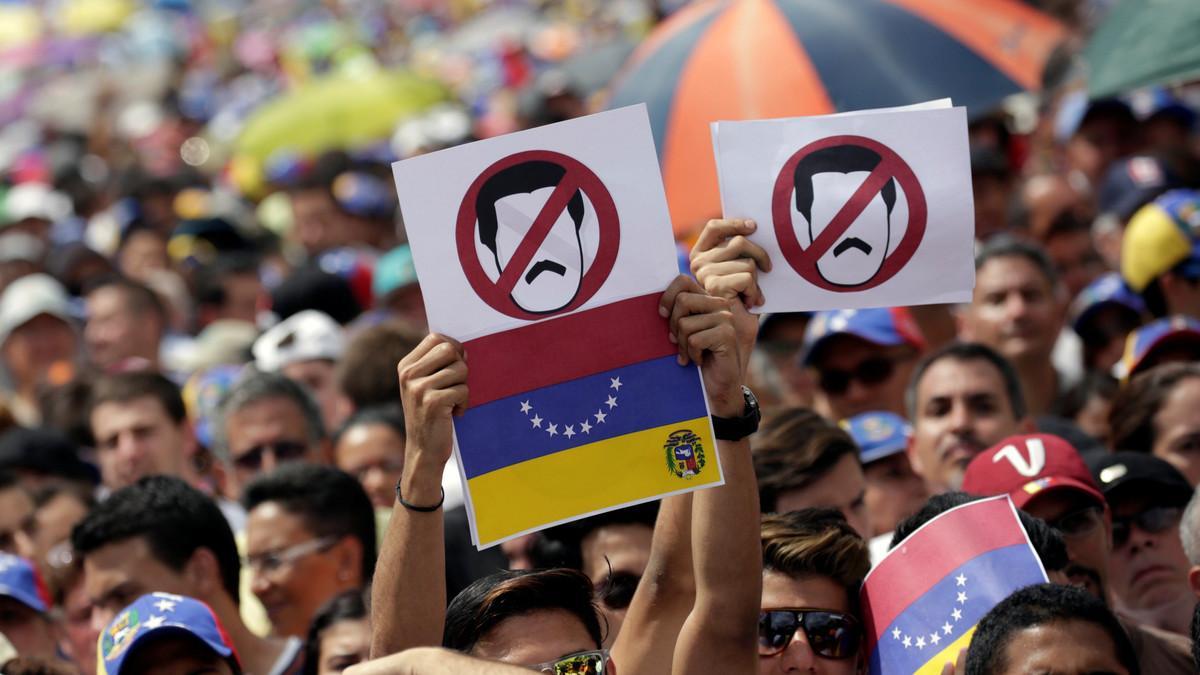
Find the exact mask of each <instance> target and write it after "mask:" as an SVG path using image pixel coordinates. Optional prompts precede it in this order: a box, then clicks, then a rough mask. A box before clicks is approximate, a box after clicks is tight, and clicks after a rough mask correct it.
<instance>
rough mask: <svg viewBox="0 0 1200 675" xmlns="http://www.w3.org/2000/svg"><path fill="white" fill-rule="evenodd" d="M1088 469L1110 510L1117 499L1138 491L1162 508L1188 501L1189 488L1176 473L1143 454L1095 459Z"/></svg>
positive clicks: (1190, 493)
mask: <svg viewBox="0 0 1200 675" xmlns="http://www.w3.org/2000/svg"><path fill="white" fill-rule="evenodd" d="M1088 468H1089V469H1091V471H1092V476H1094V477H1095V478H1096V483H1097V484H1098V485H1099V486H1100V490H1101V492H1103V493H1104V498H1105V499H1107V500H1108V503H1109V505H1110V506H1111V505H1112V504H1113V501H1114V499H1117V498H1119V496H1120V495H1123V494H1127V493H1128V492H1129V491H1130V490H1132V489H1134V488H1139V487H1140V488H1141V491H1142V493H1143V494H1149V495H1153V496H1154V497H1155V499H1156V501H1157V502H1158V503H1159V504H1160V505H1162V506H1183V505H1185V504H1187V503H1188V501H1189V500H1190V499H1191V498H1192V486H1191V484H1190V483H1188V481H1187V479H1186V478H1184V477H1183V474H1181V473H1179V469H1176V468H1175V467H1173V466H1171V465H1170V464H1169V463H1167V462H1166V460H1162V459H1159V458H1158V457H1155V456H1154V455H1150V454H1147V453H1144V452H1114V453H1112V454H1109V455H1100V456H1096V457H1093V458H1092V461H1089V462H1088Z"/></svg>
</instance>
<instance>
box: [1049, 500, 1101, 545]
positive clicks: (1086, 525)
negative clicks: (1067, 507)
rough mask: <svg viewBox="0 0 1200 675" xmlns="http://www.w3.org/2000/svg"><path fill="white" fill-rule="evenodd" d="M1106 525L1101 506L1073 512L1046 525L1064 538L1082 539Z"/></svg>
mask: <svg viewBox="0 0 1200 675" xmlns="http://www.w3.org/2000/svg"><path fill="white" fill-rule="evenodd" d="M1103 523H1104V509H1102V508H1100V507H1099V506H1089V507H1087V508H1083V509H1079V510H1078V511H1072V512H1071V513H1068V514H1067V515H1065V516H1063V517H1061V518H1058V519H1057V520H1048V521H1046V524H1047V525H1049V526H1050V527H1053V528H1054V529H1056V530H1058V531H1059V533H1060V534H1062V535H1063V536H1064V537H1070V538H1075V537H1082V536H1084V535H1088V534H1091V533H1092V532H1095V531H1096V528H1098V527H1100V526H1101V525H1102V524H1103Z"/></svg>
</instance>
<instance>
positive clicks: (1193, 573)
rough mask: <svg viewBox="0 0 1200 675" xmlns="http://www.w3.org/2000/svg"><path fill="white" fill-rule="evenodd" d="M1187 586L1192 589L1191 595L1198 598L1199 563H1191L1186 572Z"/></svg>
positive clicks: (1199, 593)
mask: <svg viewBox="0 0 1200 675" xmlns="http://www.w3.org/2000/svg"><path fill="white" fill-rule="evenodd" d="M1187 580H1188V587H1189V588H1191V589H1192V595H1194V596H1196V598H1197V599H1200V565H1192V568H1191V569H1189V570H1188V573H1187Z"/></svg>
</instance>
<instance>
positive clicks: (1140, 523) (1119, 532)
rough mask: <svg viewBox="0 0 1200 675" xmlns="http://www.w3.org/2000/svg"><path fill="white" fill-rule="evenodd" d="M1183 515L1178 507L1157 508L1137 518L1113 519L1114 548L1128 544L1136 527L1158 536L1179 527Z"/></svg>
mask: <svg viewBox="0 0 1200 675" xmlns="http://www.w3.org/2000/svg"><path fill="white" fill-rule="evenodd" d="M1182 515H1183V509H1180V508H1179V507H1178V506H1156V507H1154V508H1152V509H1146V510H1145V511H1142V512H1141V513H1139V514H1137V515H1136V516H1129V517H1127V518H1113V525H1112V536H1113V548H1121V547H1122V546H1124V545H1125V544H1128V543H1129V537H1130V535H1132V534H1133V528H1134V527H1137V529H1139V530H1141V531H1142V532H1147V533H1149V534H1158V533H1159V532H1165V531H1166V530H1169V529H1171V528H1173V527H1175V526H1176V525H1178V524H1179V519H1180V517H1181V516H1182Z"/></svg>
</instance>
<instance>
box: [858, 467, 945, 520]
mask: <svg viewBox="0 0 1200 675" xmlns="http://www.w3.org/2000/svg"><path fill="white" fill-rule="evenodd" d="M863 474H864V475H865V477H866V481H867V491H866V493H864V496H863V501H864V503H865V504H866V507H867V513H868V514H869V515H870V517H871V526H872V528H873V529H874V532H873V534H875V535H880V534H887V533H888V532H892V531H893V530H895V529H896V525H897V524H899V523H900V521H901V520H904V519H905V518H907V517H909V516H911V515H912V514H914V513H916V512H917V511H918V510H920V508H921V506H922V505H923V504H924V503H925V500H926V499H927V498H928V497H929V491H928V490H927V489H926V488H925V481H923V480H921V477H920V476H918V475H917V474H916V473H915V472H914V471H913V470H912V465H911V464H910V463H909V461H908V456H907V455H905V454H904V453H903V452H898V453H896V454H894V455H891V456H888V457H884V458H882V459H877V460H875V461H874V462H871V463H870V464H867V465H866V466H864V467H863Z"/></svg>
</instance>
